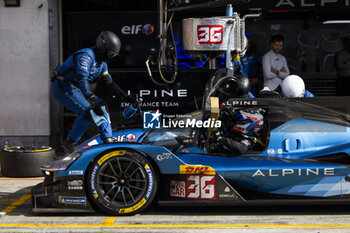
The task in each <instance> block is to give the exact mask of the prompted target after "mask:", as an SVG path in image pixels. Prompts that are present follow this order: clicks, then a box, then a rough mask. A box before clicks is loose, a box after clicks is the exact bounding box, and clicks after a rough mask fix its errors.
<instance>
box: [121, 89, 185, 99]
mask: <svg viewBox="0 0 350 233" xmlns="http://www.w3.org/2000/svg"><path fill="white" fill-rule="evenodd" d="M127 93H128V95H132V94H137V95H138V96H139V97H140V98H144V97H162V98H166V97H177V98H186V97H187V96H188V95H187V89H176V90H173V89H171V90H163V89H162V90H149V89H141V90H139V91H138V92H137V93H131V91H130V90H128V91H127Z"/></svg>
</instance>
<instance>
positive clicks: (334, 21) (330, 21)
mask: <svg viewBox="0 0 350 233" xmlns="http://www.w3.org/2000/svg"><path fill="white" fill-rule="evenodd" d="M339 23H350V20H328V21H324V22H323V24H339Z"/></svg>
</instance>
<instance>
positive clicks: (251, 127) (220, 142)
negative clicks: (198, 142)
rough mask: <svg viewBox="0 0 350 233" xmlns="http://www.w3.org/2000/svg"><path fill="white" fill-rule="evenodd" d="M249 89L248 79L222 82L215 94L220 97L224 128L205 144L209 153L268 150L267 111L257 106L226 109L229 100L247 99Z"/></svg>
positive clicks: (237, 153)
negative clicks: (265, 117) (265, 132)
mask: <svg viewBox="0 0 350 233" xmlns="http://www.w3.org/2000/svg"><path fill="white" fill-rule="evenodd" d="M249 90H250V84H249V80H248V78H246V77H244V76H241V77H240V78H238V79H230V78H227V79H226V80H225V81H223V82H221V84H220V85H218V86H217V88H216V89H215V90H213V91H212V95H210V96H216V97H218V98H219V102H220V108H221V110H220V115H219V119H218V120H221V122H222V125H221V127H220V128H219V129H216V130H215V131H214V132H213V133H211V135H210V136H209V139H208V141H207V143H206V150H207V151H208V152H230V153H233V154H235V155H240V154H243V153H246V152H247V151H248V150H254V151H258V150H262V149H263V148H264V147H265V144H264V140H262V138H264V137H263V134H262V133H261V129H262V128H263V126H264V114H265V110H264V109H262V108H258V107H251V108H237V107H235V106H226V105H224V102H225V101H227V100H228V99H230V98H245V97H246V96H247V95H248V93H249Z"/></svg>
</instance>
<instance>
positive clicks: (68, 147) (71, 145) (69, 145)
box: [62, 138, 78, 153]
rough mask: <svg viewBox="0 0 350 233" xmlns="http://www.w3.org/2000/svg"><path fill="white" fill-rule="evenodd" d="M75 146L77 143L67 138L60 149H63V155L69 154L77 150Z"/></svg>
mask: <svg viewBox="0 0 350 233" xmlns="http://www.w3.org/2000/svg"><path fill="white" fill-rule="evenodd" d="M77 145H78V142H76V141H73V140H72V139H70V138H67V139H66V140H64V142H63V144H62V148H63V149H64V153H71V152H73V151H74V150H75V149H77Z"/></svg>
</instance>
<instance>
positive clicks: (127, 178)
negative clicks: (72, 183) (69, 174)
mask: <svg viewBox="0 0 350 233" xmlns="http://www.w3.org/2000/svg"><path fill="white" fill-rule="evenodd" d="M87 182H88V184H87V185H88V192H89V195H90V197H91V199H92V201H93V202H94V203H95V204H96V205H97V207H98V208H100V209H101V210H103V211H104V212H106V213H108V214H114V215H133V214H135V213H137V212H139V211H141V210H143V209H145V208H146V207H147V206H148V205H149V204H150V203H151V202H152V200H153V198H154V196H155V194H156V191H157V185H158V184H157V183H158V182H157V175H156V173H155V171H154V169H153V167H152V165H151V164H150V163H149V161H148V160H147V159H146V158H145V157H144V156H142V155H141V154H139V153H137V152H134V151H128V150H115V151H110V152H108V153H105V154H103V155H102V156H100V157H98V159H96V160H95V161H94V163H93V164H92V166H91V167H90V169H89V172H88V179H87Z"/></svg>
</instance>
